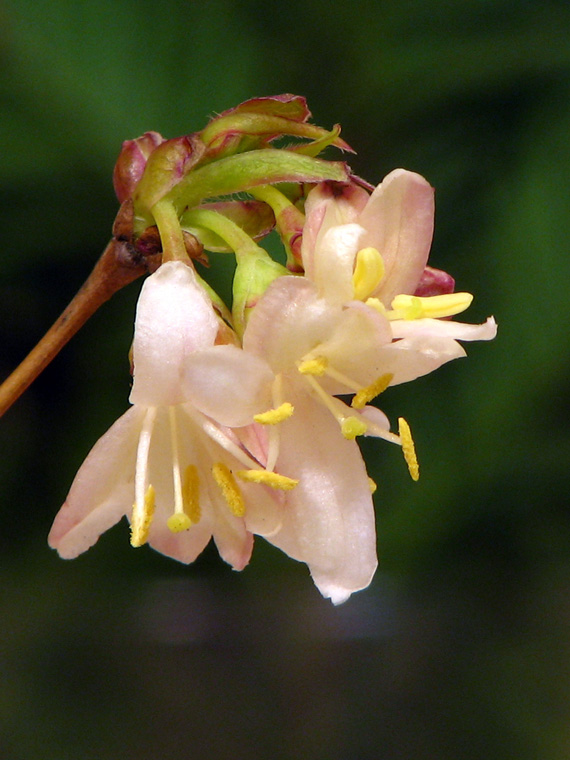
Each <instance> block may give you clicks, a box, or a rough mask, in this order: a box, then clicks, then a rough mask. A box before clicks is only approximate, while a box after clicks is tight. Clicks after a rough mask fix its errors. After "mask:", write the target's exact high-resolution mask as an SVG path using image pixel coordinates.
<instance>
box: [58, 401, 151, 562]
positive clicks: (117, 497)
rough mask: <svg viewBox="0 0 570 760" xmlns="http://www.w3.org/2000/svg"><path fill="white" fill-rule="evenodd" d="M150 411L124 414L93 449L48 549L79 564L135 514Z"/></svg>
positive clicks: (62, 513) (134, 410) (135, 411)
mask: <svg viewBox="0 0 570 760" xmlns="http://www.w3.org/2000/svg"><path fill="white" fill-rule="evenodd" d="M145 411H146V410H144V409H140V408H138V407H134V408H133V409H129V411H128V412H126V413H125V414H123V416H122V417H120V418H119V419H118V420H117V421H116V422H115V424H114V425H113V426H112V427H111V428H110V429H109V430H108V431H107V432H106V433H105V435H104V436H102V437H101V438H100V439H99V440H98V441H97V443H96V444H95V446H94V447H93V448H92V449H91V451H90V453H89V454H88V456H87V458H86V459H85V461H84V462H83V464H82V465H81V467H80V468H79V471H78V473H77V475H76V476H75V479H74V481H73V483H72V485H71V489H70V491H69V494H68V496H67V499H66V500H65V504H64V505H63V506H62V507H61V509H60V510H59V512H58V513H57V516H56V518H55V520H54V523H53V526H52V528H51V531H50V534H49V536H48V543H49V545H50V546H51V547H52V548H53V549H57V551H58V552H59V554H60V556H61V557H63V558H64V559H74V558H75V557H77V556H78V555H79V554H81V553H82V552H84V551H86V550H87V549H89V548H90V547H91V546H93V544H94V543H96V541H97V539H98V538H99V536H100V535H101V533H104V532H105V531H106V530H108V529H109V528H111V527H112V526H113V525H115V523H117V522H118V521H119V520H120V519H121V517H122V516H123V515H126V514H128V513H129V512H130V510H131V508H132V505H133V501H134V466H135V458H136V449H137V443H138V436H139V432H140V426H141V424H142V420H143V418H144V415H145Z"/></svg>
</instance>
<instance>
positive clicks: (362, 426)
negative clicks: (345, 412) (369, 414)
mask: <svg viewBox="0 0 570 760" xmlns="http://www.w3.org/2000/svg"><path fill="white" fill-rule="evenodd" d="M340 429H341V431H342V434H343V435H344V437H345V438H347V439H348V440H349V441H353V440H354V439H355V438H356V436H357V435H364V433H365V432H366V431H367V429H368V426H367V425H366V423H365V422H364V420H362V419H360V417H345V418H344V419H343V420H342V422H341V423H340Z"/></svg>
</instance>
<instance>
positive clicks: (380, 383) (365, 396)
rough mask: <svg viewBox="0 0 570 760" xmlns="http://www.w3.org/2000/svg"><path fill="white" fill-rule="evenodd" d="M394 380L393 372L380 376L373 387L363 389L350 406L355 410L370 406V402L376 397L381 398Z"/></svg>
mask: <svg viewBox="0 0 570 760" xmlns="http://www.w3.org/2000/svg"><path fill="white" fill-rule="evenodd" d="M393 379H394V375H393V374H392V372H387V373H386V374H385V375H380V377H379V378H378V379H377V380H375V381H374V382H373V383H372V384H371V385H368V386H367V387H366V388H361V389H360V390H359V391H358V393H357V394H356V395H355V396H354V398H353V399H352V401H351V404H350V405H351V406H352V408H353V409H364V407H365V406H366V404H368V403H369V402H370V401H372V399H373V398H376V396H379V395H380V394H381V393H383V392H384V391H385V390H386V388H387V387H388V386H389V385H390V383H391V382H392V380H393Z"/></svg>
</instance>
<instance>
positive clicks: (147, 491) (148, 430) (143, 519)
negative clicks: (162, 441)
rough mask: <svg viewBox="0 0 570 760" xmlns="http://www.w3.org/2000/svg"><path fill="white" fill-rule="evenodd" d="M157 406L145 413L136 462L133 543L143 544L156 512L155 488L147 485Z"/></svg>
mask: <svg viewBox="0 0 570 760" xmlns="http://www.w3.org/2000/svg"><path fill="white" fill-rule="evenodd" d="M156 411H157V410H156V407H154V406H151V407H149V408H148V409H147V412H146V414H145V417H144V420H143V424H142V429H141V434H140V436H139V442H138V446H137V460H136V464H135V503H134V504H133V513H132V517H131V544H132V546H142V545H143V544H144V543H146V541H147V538H148V531H149V528H150V523H151V521H152V516H153V514H154V497H155V494H154V488H153V487H152V486H151V485H148V486H147V472H148V454H149V450H150V440H151V437H152V429H153V427H154V421H155V419H156Z"/></svg>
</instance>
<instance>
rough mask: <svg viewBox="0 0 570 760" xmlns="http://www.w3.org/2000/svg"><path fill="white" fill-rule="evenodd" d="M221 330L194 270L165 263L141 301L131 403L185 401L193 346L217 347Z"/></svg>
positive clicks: (148, 285)
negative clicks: (184, 388) (184, 381)
mask: <svg viewBox="0 0 570 760" xmlns="http://www.w3.org/2000/svg"><path fill="white" fill-rule="evenodd" d="M217 332H218V320H217V317H216V315H215V314H214V310H213V308H212V304H211V302H210V300H209V299H208V297H207V296H206V294H205V292H204V290H203V289H202V288H201V287H200V285H199V284H198V282H197V280H196V275H195V274H194V270H193V269H192V268H191V267H189V266H187V265H186V264H184V263H182V262H181V261H170V262H167V263H166V264H163V265H162V266H161V267H160V268H159V269H158V270H157V271H156V272H155V273H154V274H153V275H151V276H150V277H148V278H147V280H146V281H145V283H144V285H143V288H142V291H141V294H140V297H139V301H138V305H137V316H136V321H135V337H134V342H133V360H134V367H135V371H134V382H133V389H132V391H131V396H130V401H131V403H132V404H140V405H141V406H167V405H171V404H179V403H181V402H183V401H185V400H186V399H185V398H184V394H183V392H182V383H181V381H182V378H183V376H184V366H185V363H186V361H187V360H188V357H189V356H190V354H192V353H193V352H194V351H196V350H198V349H200V348H206V347H208V346H212V345H213V344H214V341H215V339H216V335H217Z"/></svg>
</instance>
